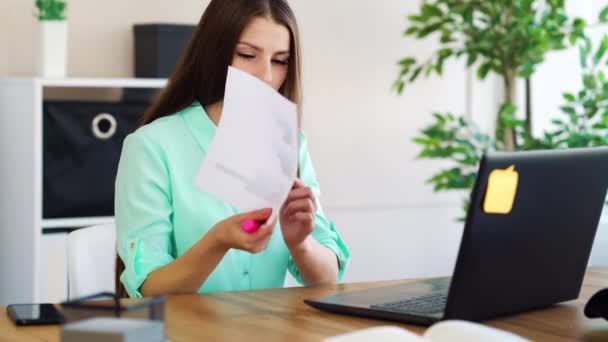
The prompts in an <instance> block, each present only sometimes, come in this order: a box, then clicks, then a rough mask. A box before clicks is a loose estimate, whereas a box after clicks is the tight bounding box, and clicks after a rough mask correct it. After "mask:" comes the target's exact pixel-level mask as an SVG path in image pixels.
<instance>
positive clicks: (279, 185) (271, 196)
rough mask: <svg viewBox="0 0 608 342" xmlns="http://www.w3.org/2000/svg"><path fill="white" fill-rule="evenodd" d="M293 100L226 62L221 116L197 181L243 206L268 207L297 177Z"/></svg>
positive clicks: (278, 201)
mask: <svg viewBox="0 0 608 342" xmlns="http://www.w3.org/2000/svg"><path fill="white" fill-rule="evenodd" d="M298 151H299V135H298V120H297V109H296V105H295V104H294V103H292V102H291V101H289V100H287V99H286V98H285V97H283V96H282V95H281V94H279V93H278V92H276V91H275V90H274V89H272V88H271V87H270V86H268V85H267V84H266V83H264V82H262V81H260V80H259V79H257V78H255V77H254V76H251V75H249V74H247V73H245V72H242V71H240V70H238V69H235V68H232V67H229V69H228V77H227V80H226V91H225V95H224V107H223V110H222V116H221V119H220V122H219V125H218V128H217V130H216V133H215V137H214V138H213V141H212V142H211V144H210V146H209V150H208V151H207V156H206V157H205V159H204V160H203V161H202V164H201V167H200V170H199V172H198V174H197V176H196V179H195V184H196V185H197V186H198V187H200V188H201V189H202V190H203V191H206V192H208V193H211V194H213V195H215V196H217V197H218V198H220V199H222V200H224V201H225V202H227V203H229V204H230V205H232V206H235V207H237V208H238V209H240V210H242V211H249V210H255V209H262V208H272V209H273V211H272V217H271V218H274V217H275V216H276V215H277V214H278V211H279V209H280V207H281V205H282V204H283V202H284V201H285V199H286V198H287V195H288V194H289V191H290V190H291V187H292V185H293V182H294V180H295V178H296V174H297V168H298V156H299V153H298Z"/></svg>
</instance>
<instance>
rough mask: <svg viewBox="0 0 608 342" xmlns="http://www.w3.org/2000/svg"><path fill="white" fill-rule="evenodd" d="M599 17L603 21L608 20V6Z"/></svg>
mask: <svg viewBox="0 0 608 342" xmlns="http://www.w3.org/2000/svg"><path fill="white" fill-rule="evenodd" d="M599 19H600V21H601V22H603V23H605V22H607V21H608V6H607V7H605V8H604V9H603V10H602V11H601V12H600V15H599Z"/></svg>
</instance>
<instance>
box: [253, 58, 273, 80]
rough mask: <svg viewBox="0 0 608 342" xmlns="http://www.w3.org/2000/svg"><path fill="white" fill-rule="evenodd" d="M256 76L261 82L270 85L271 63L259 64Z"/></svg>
mask: <svg viewBox="0 0 608 342" xmlns="http://www.w3.org/2000/svg"><path fill="white" fill-rule="evenodd" d="M256 76H257V78H259V79H260V80H262V81H264V82H266V83H268V84H272V62H271V61H268V62H266V61H264V62H261V65H260V66H259V68H258V72H257V75H256Z"/></svg>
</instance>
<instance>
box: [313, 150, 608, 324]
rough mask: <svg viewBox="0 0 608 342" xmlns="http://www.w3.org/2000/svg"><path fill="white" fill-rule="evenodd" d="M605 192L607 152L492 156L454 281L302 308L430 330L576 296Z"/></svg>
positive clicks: (484, 165) (343, 296)
mask: <svg viewBox="0 0 608 342" xmlns="http://www.w3.org/2000/svg"><path fill="white" fill-rule="evenodd" d="M607 187H608V148H605V147H595V148H580V149H565V150H547V151H531V152H496V153H491V154H486V155H484V156H483V158H482V160H481V163H480V166H479V171H478V174H477V180H476V182H475V185H474V187H473V190H472V192H471V197H470V203H471V205H470V206H469V209H468V212H467V217H466V221H465V227H464V231H463V235H462V240H461V242H460V249H459V251H458V256H457V260H456V264H455V267H454V271H453V274H452V277H451V278H447V277H446V278H432V279H428V280H420V281H414V282H410V283H403V284H399V285H393V286H385V287H380V288H372V289H367V290H359V291H352V292H344V293H338V294H335V295H332V296H328V297H324V298H315V299H306V300H305V301H304V302H305V303H306V304H308V305H310V306H312V307H314V308H317V309H320V310H325V311H331V312H335V313H340V314H350V315H357V316H366V317H372V318H379V319H386V320H393V321H400V322H406V323H412V324H419V325H430V324H433V323H435V322H437V321H440V320H445V319H462V320H470V321H482V320H487V319H490V318H495V317H499V316H504V315H509V314H515V313H519V312H523V311H528V310H533V309H539V308H543V307H547V306H550V305H553V304H556V303H559V302H563V301H568V300H572V299H576V298H578V295H579V292H580V289H581V286H582V282H583V276H584V274H585V270H586V267H587V262H588V260H589V255H590V253H591V247H592V245H593V240H594V237H595V232H596V230H597V226H598V223H599V219H600V215H601V213H602V209H603V207H604V202H605V200H606V188H607ZM429 253H431V252H429Z"/></svg>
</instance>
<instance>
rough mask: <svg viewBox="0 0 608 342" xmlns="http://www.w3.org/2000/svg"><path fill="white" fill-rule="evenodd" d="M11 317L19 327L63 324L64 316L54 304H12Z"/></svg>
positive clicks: (8, 308)
mask: <svg viewBox="0 0 608 342" xmlns="http://www.w3.org/2000/svg"><path fill="white" fill-rule="evenodd" d="M6 311H7V312H8V315H9V317H10V318H11V319H12V320H13V321H14V322H15V324H17V325H40V324H62V323H63V322H64V318H63V315H62V314H61V312H59V310H57V308H55V306H54V305H53V304H10V305H8V306H7V307H6Z"/></svg>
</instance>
